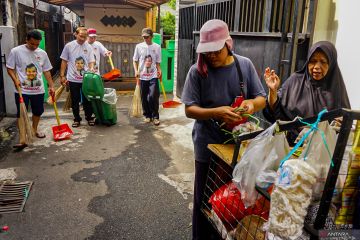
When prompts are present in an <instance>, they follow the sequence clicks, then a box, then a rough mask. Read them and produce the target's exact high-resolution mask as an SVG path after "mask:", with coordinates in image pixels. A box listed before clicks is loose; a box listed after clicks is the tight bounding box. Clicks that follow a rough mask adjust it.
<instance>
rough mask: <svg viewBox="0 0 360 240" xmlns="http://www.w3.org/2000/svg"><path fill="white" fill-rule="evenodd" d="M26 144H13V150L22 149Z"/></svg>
mask: <svg viewBox="0 0 360 240" xmlns="http://www.w3.org/2000/svg"><path fill="white" fill-rule="evenodd" d="M27 146H28V145H27V144H26V143H18V144H16V145H14V146H13V148H14V150H15V151H17V152H19V151H21V150H23V149H24V148H26V147H27Z"/></svg>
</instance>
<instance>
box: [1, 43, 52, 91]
mask: <svg viewBox="0 0 360 240" xmlns="http://www.w3.org/2000/svg"><path fill="white" fill-rule="evenodd" d="M6 67H8V68H10V69H15V70H16V73H17V75H18V78H19V80H20V82H21V92H22V93H23V94H28V95H36V94H42V93H45V90H44V82H43V79H42V73H43V72H46V71H49V70H51V69H52V66H51V63H50V60H49V57H48V55H47V53H46V52H45V51H44V50H42V49H40V48H37V49H36V50H35V51H32V50H30V49H28V48H27V47H26V45H25V44H24V45H20V46H17V47H15V48H13V49H11V51H10V54H9V56H8V58H7V61H6ZM15 92H17V90H16V89H15Z"/></svg>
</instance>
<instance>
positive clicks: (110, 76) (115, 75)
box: [102, 56, 121, 81]
mask: <svg viewBox="0 0 360 240" xmlns="http://www.w3.org/2000/svg"><path fill="white" fill-rule="evenodd" d="M109 63H110V66H111V71H110V72H108V73H105V74H103V75H102V77H103V78H104V79H105V80H109V81H111V80H114V79H115V78H118V77H120V76H121V71H120V69H117V68H114V63H113V61H112V59H111V57H110V56H109Z"/></svg>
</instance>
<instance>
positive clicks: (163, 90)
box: [159, 76, 167, 102]
mask: <svg viewBox="0 0 360 240" xmlns="http://www.w3.org/2000/svg"><path fill="white" fill-rule="evenodd" d="M159 80H160V85H161V90H162V93H163V95H164V102H166V101H167V97H166V93H165V88H164V84H163V82H162V76H160V78H159Z"/></svg>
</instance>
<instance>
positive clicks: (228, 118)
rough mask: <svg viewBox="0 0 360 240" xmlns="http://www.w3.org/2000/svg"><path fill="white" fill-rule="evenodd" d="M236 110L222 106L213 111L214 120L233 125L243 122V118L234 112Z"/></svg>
mask: <svg viewBox="0 0 360 240" xmlns="http://www.w3.org/2000/svg"><path fill="white" fill-rule="evenodd" d="M234 110H235V108H232V107H230V106H222V107H217V108H214V111H213V118H214V119H217V120H221V121H222V122H225V123H227V124H228V123H229V124H231V123H233V122H236V121H239V120H241V116H240V115H239V114H238V113H235V112H234Z"/></svg>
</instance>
